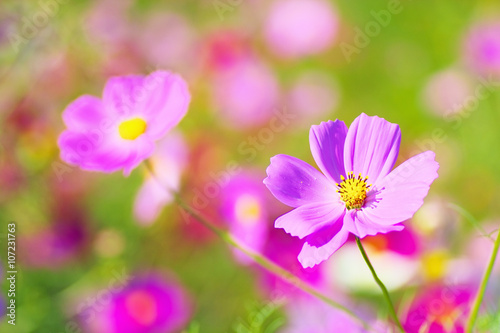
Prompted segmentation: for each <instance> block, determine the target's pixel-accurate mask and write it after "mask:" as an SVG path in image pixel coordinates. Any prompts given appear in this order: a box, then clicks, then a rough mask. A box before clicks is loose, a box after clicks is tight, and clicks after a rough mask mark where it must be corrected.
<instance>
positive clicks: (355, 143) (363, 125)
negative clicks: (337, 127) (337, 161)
mask: <svg viewBox="0 0 500 333" xmlns="http://www.w3.org/2000/svg"><path fill="white" fill-rule="evenodd" d="M400 142H401V131H400V130H399V126H398V125H396V124H392V123H390V122H388V121H386V120H385V119H383V118H379V117H377V116H375V117H369V116H367V115H366V114H364V113H363V114H361V115H360V116H359V117H357V118H356V119H355V120H354V121H353V123H352V124H351V127H350V128H349V131H348V132H347V138H346V142H345V150H344V163H345V171H346V172H350V171H353V172H354V174H355V175H356V176H357V175H358V174H359V173H361V175H362V176H363V177H366V176H368V182H369V183H370V184H374V183H375V182H376V181H377V180H378V179H379V178H383V177H385V176H386V175H388V174H389V172H391V170H392V168H393V167H394V164H395V163H396V159H397V158H398V153H399V144H400Z"/></svg>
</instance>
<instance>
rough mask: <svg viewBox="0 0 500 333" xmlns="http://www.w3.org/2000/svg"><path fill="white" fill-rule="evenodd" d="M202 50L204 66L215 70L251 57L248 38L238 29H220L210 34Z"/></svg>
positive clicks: (227, 67)
mask: <svg viewBox="0 0 500 333" xmlns="http://www.w3.org/2000/svg"><path fill="white" fill-rule="evenodd" d="M202 50H203V52H202V57H203V61H204V63H205V66H206V67H208V69H209V70H213V71H215V72H217V71H223V70H225V69H230V68H231V67H232V66H234V65H236V64H238V63H239V62H242V61H247V60H251V59H252V58H253V53H252V50H251V48H250V43H249V41H248V38H247V37H245V36H244V35H243V34H241V33H240V32H239V31H232V30H222V31H216V32H214V33H212V34H210V35H209V36H208V37H207V38H206V40H205V41H204V45H203V48H202Z"/></svg>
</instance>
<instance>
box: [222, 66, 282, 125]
mask: <svg viewBox="0 0 500 333" xmlns="http://www.w3.org/2000/svg"><path fill="white" fill-rule="evenodd" d="M228 61H229V60H228ZM278 99H279V85H278V82H277V80H276V77H275V76H274V73H273V72H272V71H271V70H270V69H269V68H268V67H267V66H265V64H263V63H261V62H259V61H257V60H254V59H248V60H242V61H239V62H237V63H234V64H233V65H232V66H230V67H229V68H226V69H224V70H221V71H219V72H217V73H216V74H215V77H214V81H213V103H214V106H215V108H216V109H217V111H218V112H219V113H220V115H221V118H222V120H224V121H225V122H226V123H227V124H228V125H230V126H234V127H237V128H251V127H255V126H258V125H261V124H264V123H265V122H267V121H268V120H269V119H270V118H271V117H272V116H273V112H274V108H275V107H276V105H277V103H278Z"/></svg>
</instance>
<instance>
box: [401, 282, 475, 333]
mask: <svg viewBox="0 0 500 333" xmlns="http://www.w3.org/2000/svg"><path fill="white" fill-rule="evenodd" d="M472 292H473V291H472V290H471V289H470V288H468V287H465V286H446V285H439V286H433V287H430V288H428V289H427V290H424V291H419V294H418V295H417V296H416V298H415V299H414V300H413V302H412V304H411V305H410V308H409V310H408V313H407V315H406V319H405V320H404V322H403V327H404V328H405V330H406V332H408V333H420V332H427V333H446V332H464V328H465V320H466V318H467V316H468V313H469V311H470V305H469V302H470V301H471V299H472V296H473V293H472Z"/></svg>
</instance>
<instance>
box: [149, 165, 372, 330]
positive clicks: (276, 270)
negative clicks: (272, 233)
mask: <svg viewBox="0 0 500 333" xmlns="http://www.w3.org/2000/svg"><path fill="white" fill-rule="evenodd" d="M145 165H146V168H147V170H148V171H149V173H150V174H151V176H152V177H154V178H155V179H156V181H158V182H159V183H160V185H162V186H163V187H164V188H165V189H166V190H167V191H169V192H170V193H172V195H173V196H174V198H175V201H176V203H177V204H178V205H179V206H180V207H181V208H182V209H184V210H185V211H186V212H187V213H188V214H189V215H191V216H192V217H194V218H195V219H196V220H197V221H198V222H200V223H201V224H203V225H204V226H205V227H206V228H208V229H210V230H211V231H212V232H213V233H214V234H216V235H217V236H219V237H220V238H221V239H222V240H223V241H225V242H226V243H228V244H229V245H231V246H233V247H235V248H237V249H238V250H240V251H242V252H243V253H245V254H246V255H247V256H249V257H250V258H252V260H253V261H255V262H256V263H257V264H259V265H260V266H262V267H263V268H265V269H267V270H268V271H270V272H271V273H273V274H275V275H277V276H279V277H281V278H282V279H283V280H286V281H288V282H289V283H290V284H292V285H293V286H295V287H296V288H299V289H301V290H302V291H304V292H306V293H308V294H310V295H312V296H315V297H317V298H318V299H320V300H322V301H323V302H325V303H327V304H329V305H330V306H332V307H334V308H336V309H339V310H341V311H343V312H345V313H347V314H348V315H349V316H351V317H352V318H353V319H355V320H356V321H358V322H359V323H360V324H362V325H363V327H364V328H365V329H367V330H368V329H369V325H368V323H367V322H365V321H364V320H363V319H361V318H359V317H358V316H356V314H354V312H352V311H351V310H349V309H348V308H346V307H345V306H343V305H341V304H339V303H337V302H335V301H334V300H332V299H330V298H329V297H327V296H325V295H323V294H322V293H320V292H319V291H317V290H316V289H314V288H313V287H311V286H310V285H309V284H307V283H306V282H304V281H302V280H301V279H300V278H298V277H296V276H295V275H294V274H292V273H290V272H289V271H287V270H286V269H283V268H281V267H280V266H278V265H276V264H275V263H274V262H272V261H270V260H269V259H267V258H266V257H264V256H262V255H260V254H258V253H256V252H254V251H252V250H250V249H248V248H246V247H245V246H243V245H242V244H240V243H238V241H236V240H235V239H234V238H233V237H232V236H231V234H230V233H228V232H227V231H226V230H224V229H221V228H219V227H218V226H216V225H214V224H213V223H212V222H211V221H209V220H208V219H207V218H205V217H204V216H203V215H201V214H200V213H198V212H197V211H196V210H195V209H193V208H192V207H191V206H190V205H188V204H187V203H185V202H184V200H182V198H181V197H180V196H179V195H178V194H177V193H176V192H175V191H172V190H171V189H168V188H166V187H165V186H164V185H163V184H161V182H160V180H159V179H158V178H157V177H156V175H155V173H154V170H153V167H152V165H151V163H150V161H149V160H146V161H145Z"/></svg>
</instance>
